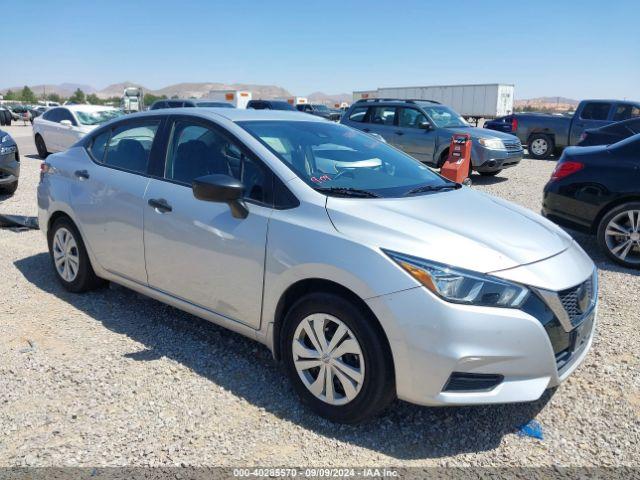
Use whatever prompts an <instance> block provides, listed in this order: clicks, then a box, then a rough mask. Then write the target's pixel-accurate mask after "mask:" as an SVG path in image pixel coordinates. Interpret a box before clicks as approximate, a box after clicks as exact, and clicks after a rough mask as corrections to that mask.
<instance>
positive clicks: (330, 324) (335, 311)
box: [281, 293, 395, 423]
mask: <svg viewBox="0 0 640 480" xmlns="http://www.w3.org/2000/svg"><path fill="white" fill-rule="evenodd" d="M376 327H377V324H376V323H375V320H374V319H372V318H369V314H367V313H365V312H364V311H363V309H361V308H359V307H358V306H356V305H354V304H353V303H352V302H351V301H349V300H347V299H345V298H343V297H341V296H339V295H335V294H327V293H315V294H310V295H306V296H304V297H303V298H301V299H300V300H299V301H298V302H297V303H296V304H295V305H294V306H293V307H292V308H291V309H290V310H289V312H288V313H287V316H286V318H285V324H284V327H283V330H282V336H281V342H282V343H281V352H282V357H283V360H284V364H285V368H286V369H287V373H288V375H289V378H290V380H291V382H292V383H293V386H294V388H295V390H296V392H297V393H298V395H299V396H300V398H301V400H302V401H303V403H305V404H307V405H309V406H310V407H311V408H312V409H313V410H314V411H315V412H316V413H318V414H319V415H321V416H323V417H325V418H327V419H329V420H331V421H334V422H340V423H358V422H362V421H364V420H366V419H369V418H371V417H374V416H376V415H377V414H379V413H380V412H381V411H382V410H384V408H385V407H386V406H387V405H388V404H389V403H390V402H391V401H392V400H393V399H394V398H395V386H394V372H393V364H392V361H391V353H390V352H389V347H388V345H387V343H386V339H385V338H384V334H383V333H382V332H381V331H380V328H376Z"/></svg>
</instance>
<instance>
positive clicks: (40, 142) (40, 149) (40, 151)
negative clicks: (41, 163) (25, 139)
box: [35, 133, 49, 158]
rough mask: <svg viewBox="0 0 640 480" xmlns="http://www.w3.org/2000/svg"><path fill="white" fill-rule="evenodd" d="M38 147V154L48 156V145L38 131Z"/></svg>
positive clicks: (43, 156) (42, 156)
mask: <svg viewBox="0 0 640 480" xmlns="http://www.w3.org/2000/svg"><path fill="white" fill-rule="evenodd" d="M35 141H36V149H37V150H38V156H39V157H40V158H47V157H48V156H49V152H47V146H46V145H45V143H44V138H42V136H41V135H40V134H39V133H36V139H35Z"/></svg>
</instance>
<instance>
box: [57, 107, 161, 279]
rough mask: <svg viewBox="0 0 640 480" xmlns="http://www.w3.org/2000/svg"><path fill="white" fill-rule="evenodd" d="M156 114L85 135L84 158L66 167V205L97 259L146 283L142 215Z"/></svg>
mask: <svg viewBox="0 0 640 480" xmlns="http://www.w3.org/2000/svg"><path fill="white" fill-rule="evenodd" d="M161 124H162V119H161V117H143V118H138V119H131V120H127V121H124V122H119V123H118V124H116V125H115V126H114V127H112V128H111V129H107V130H104V129H101V130H100V131H99V132H96V133H95V134H93V135H92V136H91V139H90V140H89V142H88V145H89V147H88V149H87V151H86V156H87V157H88V158H86V161H84V162H82V163H80V162H79V163H77V164H76V165H74V166H73V167H72V169H71V170H72V175H74V180H75V184H74V185H72V187H71V188H70V191H69V197H70V198H69V200H70V204H71V206H72V208H73V211H74V212H75V214H76V216H77V217H78V220H79V223H80V225H82V229H83V232H82V233H83V235H84V237H85V239H86V240H87V243H88V244H89V246H90V248H91V250H92V251H93V253H94V255H95V257H96V259H97V261H98V263H99V264H100V265H101V266H102V267H103V268H105V269H106V270H108V271H109V272H111V273H113V274H116V275H119V276H121V277H124V278H126V279H129V280H133V281H135V282H137V283H140V284H143V285H146V284H147V273H146V269H145V262H144V243H143V238H142V237H143V214H144V210H146V201H145V198H144V194H145V191H146V189H147V186H148V184H149V175H148V165H149V164H150V160H152V159H154V158H155V157H156V156H157V155H158V142H157V141H156V134H157V133H158V131H159V130H160V126H161Z"/></svg>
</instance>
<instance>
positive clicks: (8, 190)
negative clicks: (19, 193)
mask: <svg viewBox="0 0 640 480" xmlns="http://www.w3.org/2000/svg"><path fill="white" fill-rule="evenodd" d="M16 190H18V180H16V181H15V182H12V183H8V184H7V185H2V186H0V193H3V194H5V195H6V194H9V195H13V194H14V193H16Z"/></svg>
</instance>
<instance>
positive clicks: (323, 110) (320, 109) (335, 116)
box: [296, 103, 341, 122]
mask: <svg viewBox="0 0 640 480" xmlns="http://www.w3.org/2000/svg"><path fill="white" fill-rule="evenodd" d="M296 109H297V110H298V111H299V112H304V113H310V114H311V115H316V116H318V117H322V118H326V119H327V120H331V121H334V122H337V121H338V120H340V116H341V115H340V114H339V113H337V112H333V111H331V109H330V108H329V107H327V106H326V105H322V104H319V103H301V104H298V105H296Z"/></svg>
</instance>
